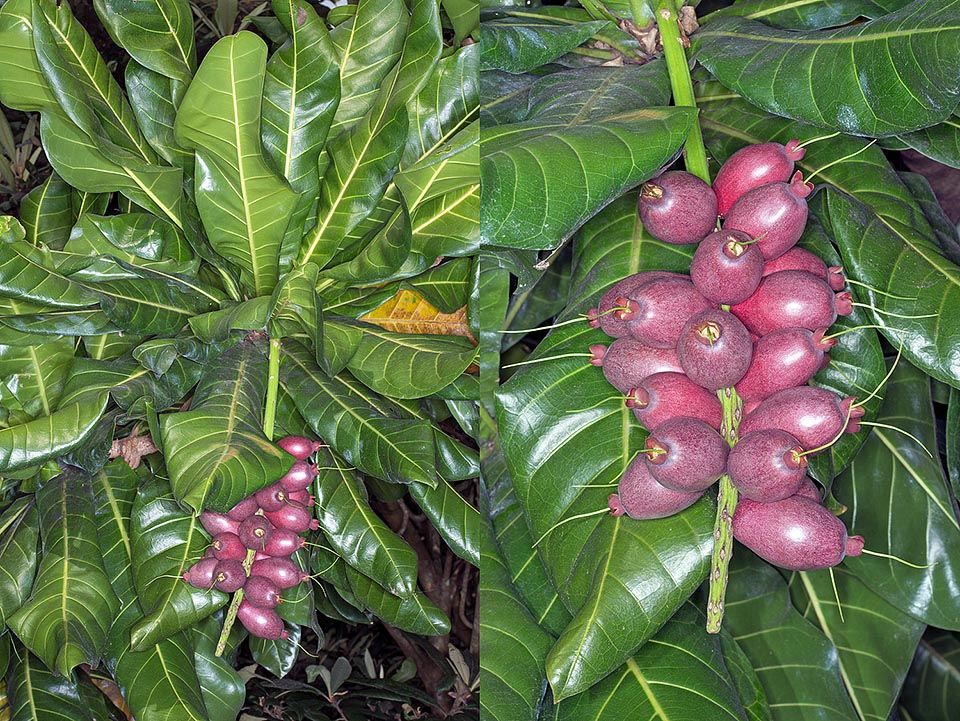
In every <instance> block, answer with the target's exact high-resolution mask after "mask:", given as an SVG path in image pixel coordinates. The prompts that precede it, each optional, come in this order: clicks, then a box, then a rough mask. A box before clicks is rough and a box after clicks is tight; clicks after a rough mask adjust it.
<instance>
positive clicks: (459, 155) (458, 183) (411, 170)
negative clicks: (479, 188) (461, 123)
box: [394, 121, 480, 208]
mask: <svg viewBox="0 0 960 721" xmlns="http://www.w3.org/2000/svg"><path fill="white" fill-rule="evenodd" d="M479 166H480V122H479V121H474V122H473V123H471V124H470V125H468V126H467V127H466V128H464V129H463V130H461V131H460V132H458V133H457V134H456V135H455V136H454V137H453V138H452V139H451V140H450V141H448V142H447V143H445V144H444V145H441V146H440V147H437V148H435V149H433V152H431V153H430V154H429V155H427V156H426V157H423V158H421V159H420V160H419V161H418V162H416V163H414V164H413V165H411V166H409V167H405V168H403V170H401V171H400V172H399V173H397V175H396V176H395V177H394V183H396V185H397V187H398V188H399V189H400V192H401V193H403V197H404V199H405V200H406V201H407V207H408V208H416V207H418V206H419V205H420V204H421V203H423V202H425V201H427V200H430V199H431V198H435V197H437V196H441V195H445V194H447V193H450V192H453V191H456V190H460V189H462V188H466V187H470V186H472V185H474V184H475V183H476V180H477V176H478V174H479V172H480V171H479Z"/></svg>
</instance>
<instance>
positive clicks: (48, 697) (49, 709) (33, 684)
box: [7, 646, 96, 721]
mask: <svg viewBox="0 0 960 721" xmlns="http://www.w3.org/2000/svg"><path fill="white" fill-rule="evenodd" d="M14 648H15V649H16V650H17V651H19V655H17V654H14V658H13V659H12V664H11V668H10V675H9V676H8V677H7V683H8V685H7V698H8V699H9V701H10V714H11V715H10V719H11V721H39V719H53V718H64V719H71V721H96V719H95V718H94V716H93V714H92V712H91V711H90V708H89V706H88V705H87V703H86V702H85V701H84V700H83V699H81V697H80V690H79V689H78V688H77V685H76V683H74V681H73V678H72V677H71V676H63V675H62V674H59V673H54V672H52V671H50V670H49V669H47V668H46V667H45V666H44V665H43V663H41V661H40V660H39V659H38V658H37V657H36V656H34V655H33V654H32V653H30V652H28V651H27V650H26V649H24V648H23V647H16V646H15V647H14Z"/></svg>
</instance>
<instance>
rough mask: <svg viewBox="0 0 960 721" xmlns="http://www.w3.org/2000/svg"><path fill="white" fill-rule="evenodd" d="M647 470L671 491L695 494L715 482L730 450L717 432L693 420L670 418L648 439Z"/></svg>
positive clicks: (721, 472) (720, 474)
mask: <svg viewBox="0 0 960 721" xmlns="http://www.w3.org/2000/svg"><path fill="white" fill-rule="evenodd" d="M646 447H647V448H649V449H650V451H651V452H649V453H645V454H644V456H645V457H646V463H647V470H649V471H650V475H652V476H653V477H654V478H655V479H656V480H657V482H658V483H659V484H660V485H661V486H663V487H665V488H669V489H670V490H672V491H681V492H685V493H696V492H698V491H704V490H706V489H707V488H709V487H710V486H712V485H713V484H714V482H716V480H717V479H718V478H720V476H722V475H723V472H724V470H725V468H726V465H727V453H728V452H729V450H730V448H729V446H728V445H727V442H726V441H725V440H723V438H722V437H721V436H720V434H719V433H717V431H716V430H714V429H713V428H711V427H710V426H708V425H707V424H706V423H704V422H703V421H701V420H697V419H696V418H671V419H670V420H668V421H664V422H663V423H661V424H660V425H659V426H657V427H655V428H654V429H653V430H652V431H651V432H650V435H649V436H647V441H646Z"/></svg>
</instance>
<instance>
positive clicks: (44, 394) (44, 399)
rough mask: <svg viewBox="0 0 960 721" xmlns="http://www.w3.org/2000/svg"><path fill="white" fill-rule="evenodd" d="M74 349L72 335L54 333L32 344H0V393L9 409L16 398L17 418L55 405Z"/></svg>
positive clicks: (49, 410) (43, 412)
mask: <svg viewBox="0 0 960 721" xmlns="http://www.w3.org/2000/svg"><path fill="white" fill-rule="evenodd" d="M11 303H12V304H14V305H16V302H15V301H11ZM74 350H75V349H74V340H73V338H61V337H57V336H54V337H51V338H44V339H43V341H42V342H41V343H38V344H36V345H27V346H15V345H0V377H2V378H3V379H4V386H5V387H4V389H3V391H2V396H0V397H2V402H3V405H4V406H6V407H7V408H8V409H10V410H13V407H12V406H13V403H11V401H14V400H15V401H16V408H17V410H18V411H19V412H17V413H15V414H14V417H15V418H17V419H18V422H21V423H25V422H27V421H30V420H32V419H34V418H37V417H38V416H46V415H50V414H51V413H52V412H53V411H54V410H55V409H56V408H57V405H58V403H59V402H60V396H61V393H62V391H63V385H64V381H65V380H66V377H67V372H68V371H69V369H70V362H71V361H72V360H73V354H74ZM8 393H9V397H7V394H8Z"/></svg>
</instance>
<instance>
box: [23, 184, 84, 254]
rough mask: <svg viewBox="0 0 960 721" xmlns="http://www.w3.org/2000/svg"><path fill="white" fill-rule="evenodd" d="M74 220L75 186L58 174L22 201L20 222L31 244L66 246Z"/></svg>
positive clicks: (50, 246) (55, 246) (54, 246)
mask: <svg viewBox="0 0 960 721" xmlns="http://www.w3.org/2000/svg"><path fill="white" fill-rule="evenodd" d="M73 221H74V214H73V197H72V188H71V187H70V186H69V185H67V184H66V183H65V182H64V181H63V179H62V178H61V177H60V176H58V175H57V174H56V173H51V175H50V177H49V178H47V180H46V182H44V183H43V184H42V185H38V186H37V187H36V188H34V189H33V190H31V191H30V192H29V193H27V194H26V195H25V196H24V197H23V200H21V201H20V222H22V223H23V227H24V228H26V231H27V236H26V241H27V242H28V243H30V245H35V246H37V247H40V246H44V245H45V246H47V247H49V248H62V247H63V244H64V243H66V242H67V238H69V237H70V227H71V226H72V225H73Z"/></svg>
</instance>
